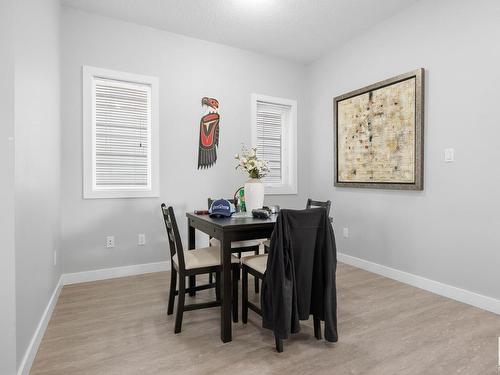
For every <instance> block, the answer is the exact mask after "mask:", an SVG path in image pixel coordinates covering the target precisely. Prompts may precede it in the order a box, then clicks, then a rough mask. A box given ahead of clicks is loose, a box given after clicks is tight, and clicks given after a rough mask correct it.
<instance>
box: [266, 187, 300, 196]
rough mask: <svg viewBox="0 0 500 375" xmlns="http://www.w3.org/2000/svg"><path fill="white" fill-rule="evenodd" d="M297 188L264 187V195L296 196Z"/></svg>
mask: <svg viewBox="0 0 500 375" xmlns="http://www.w3.org/2000/svg"><path fill="white" fill-rule="evenodd" d="M296 194H298V192H297V187H296V186H290V185H281V186H276V185H274V186H272V185H271V186H269V185H266V186H265V195H296Z"/></svg>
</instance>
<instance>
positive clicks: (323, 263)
mask: <svg viewBox="0 0 500 375" xmlns="http://www.w3.org/2000/svg"><path fill="white" fill-rule="evenodd" d="M336 268H337V250H336V246H335V237H334V234H333V229H332V226H331V224H330V220H329V218H328V215H327V213H326V210H325V209H324V208H312V209H308V210H281V211H280V213H279V216H278V219H277V221H276V226H275V228H274V232H273V234H272V237H271V245H270V248H269V257H268V260H267V269H266V273H265V275H264V280H263V282H262V292H261V293H262V294H261V307H262V318H263V323H262V325H263V327H264V328H268V329H271V330H273V331H274V335H275V336H276V337H277V338H281V339H286V338H288V336H289V335H290V333H297V332H299V331H300V324H299V320H307V319H309V315H310V314H312V315H313V316H315V317H316V318H319V319H321V320H323V321H324V322H325V339H326V340H328V341H332V342H336V341H337V340H338V335H337V292H336V287H335V272H336Z"/></svg>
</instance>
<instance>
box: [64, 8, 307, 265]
mask: <svg viewBox="0 0 500 375" xmlns="http://www.w3.org/2000/svg"><path fill="white" fill-rule="evenodd" d="M82 65H92V66H97V67H101V68H107V69H116V70H122V71H126V72H131V73H138V74H146V75H152V76H157V77H159V80H160V147H161V149H160V169H161V176H160V191H161V197H160V198H142V199H96V200H84V199H82V83H81V81H82V78H81V75H82V73H81V69H82ZM304 73H305V68H304V67H303V66H301V65H297V64H293V63H289V62H285V61H283V60H280V59H277V58H271V57H265V56H262V55H258V54H255V53H250V52H247V51H244V50H240V49H236V48H231V47H226V46H222V45H218V44H214V43H209V42H205V41H201V40H197V39H192V38H188V37H184V36H180V35H176V34H172V33H168V32H165V31H160V30H157V29H152V28H148V27H144V26H139V25H135V24H131V23H126V22H122V21H117V20H113V19H111V18H106V17H101V16H97V15H91V14H87V13H84V12H80V11H76V10H73V9H64V10H63V17H62V90H63V93H64V95H63V98H62V124H63V134H62V136H63V138H62V139H63V142H62V159H63V164H62V176H63V183H62V197H63V202H62V246H63V248H64V271H65V272H77V271H84V270H92V269H100V268H107V267H116V266H122V265H131V264H140V263H148V262H157V261H164V260H167V254H168V250H167V243H166V237H165V234H164V232H165V228H164V227H163V225H162V220H161V214H160V203H161V202H162V201H164V202H166V203H167V204H172V205H174V206H175V207H176V209H177V212H176V213H177V217H178V221H179V222H180V227H181V230H182V231H183V232H185V231H186V228H185V227H186V220H185V211H186V210H193V209H204V208H205V207H206V204H207V203H206V199H207V197H209V196H212V197H222V196H224V197H229V196H232V194H233V193H234V191H235V190H236V188H238V187H239V186H242V185H243V184H244V182H245V179H246V178H245V176H244V175H243V174H241V173H240V172H239V171H235V170H234V165H235V163H234V159H233V155H234V154H235V153H236V152H238V151H239V150H240V147H241V142H245V143H246V144H249V143H250V94H251V93H260V94H266V95H272V96H279V97H285V98H290V99H297V100H298V102H299V108H298V110H299V124H298V128H299V130H298V132H299V146H298V147H299V187H298V188H299V194H298V195H292V196H283V197H276V196H272V197H267V198H266V201H267V202H268V203H278V204H282V205H287V206H292V207H302V206H304V205H305V202H306V199H307V196H308V191H307V190H308V182H307V177H306V173H307V169H306V168H307V166H308V156H307V153H306V152H305V146H306V137H307V132H306V130H307V129H306V128H304V127H303V126H301V124H302V122H303V119H304V112H305V108H304V107H303V106H302V105H301V103H302V99H303V78H304ZM203 96H212V97H215V98H217V99H218V100H219V102H220V114H221V135H220V137H221V138H220V139H221V141H220V147H219V150H218V161H217V164H216V165H215V167H213V168H211V169H208V170H203V171H198V170H197V169H196V168H197V149H198V126H199V119H200V116H201V114H202V108H201V103H200V102H201V98H202V97H203ZM138 233H145V234H146V238H147V244H146V246H140V247H139V246H137V234H138ZM107 235H114V236H115V239H116V247H115V248H114V249H106V248H105V237H106V236H107ZM205 237H206V236H203V237H201V238H202V239H203V243H205V241H206V239H205ZM199 243H202V242H201V241H200V242H199ZM185 245H187V244H185Z"/></svg>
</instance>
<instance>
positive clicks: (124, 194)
mask: <svg viewBox="0 0 500 375" xmlns="http://www.w3.org/2000/svg"><path fill="white" fill-rule="evenodd" d="M159 196H160V194H159V193H158V192H157V191H140V190H130V191H126V190H124V191H120V190H113V191H85V192H84V193H83V199H115V198H158V197H159Z"/></svg>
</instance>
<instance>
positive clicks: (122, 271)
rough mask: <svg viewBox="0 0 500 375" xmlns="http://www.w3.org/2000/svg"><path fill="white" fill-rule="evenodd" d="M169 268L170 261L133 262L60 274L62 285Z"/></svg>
mask: <svg viewBox="0 0 500 375" xmlns="http://www.w3.org/2000/svg"><path fill="white" fill-rule="evenodd" d="M168 270H170V262H156V263H146V264H134V265H132V266H123V267H113V268H103V269H100V270H92V271H83V272H74V273H65V274H64V275H63V276H62V279H63V285H70V284H78V283H86V282H90V281H98V280H107V279H114V278H117V277H125V276H134V275H142V274H144V273H152V272H161V271H168Z"/></svg>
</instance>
